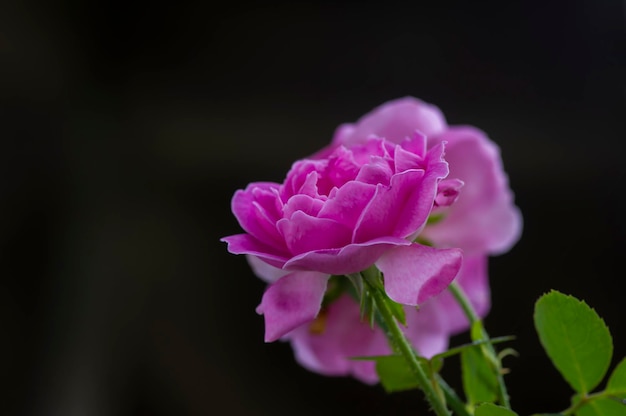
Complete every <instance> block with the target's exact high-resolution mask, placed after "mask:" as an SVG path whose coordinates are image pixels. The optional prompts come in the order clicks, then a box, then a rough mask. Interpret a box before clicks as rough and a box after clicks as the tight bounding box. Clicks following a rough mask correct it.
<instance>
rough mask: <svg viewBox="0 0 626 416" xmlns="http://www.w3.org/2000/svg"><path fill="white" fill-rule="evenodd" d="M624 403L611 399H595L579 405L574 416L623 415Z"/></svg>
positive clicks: (625, 407)
mask: <svg viewBox="0 0 626 416" xmlns="http://www.w3.org/2000/svg"><path fill="white" fill-rule="evenodd" d="M624 415H626V405H624V404H623V403H620V402H618V401H617V400H611V399H595V400H592V401H590V402H589V403H587V404H585V405H584V406H583V407H581V408H580V409H579V410H578V411H577V412H576V416H624Z"/></svg>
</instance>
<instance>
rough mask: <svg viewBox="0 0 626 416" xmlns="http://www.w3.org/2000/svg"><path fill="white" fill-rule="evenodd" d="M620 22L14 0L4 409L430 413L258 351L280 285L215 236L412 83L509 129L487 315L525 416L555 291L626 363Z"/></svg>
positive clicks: (352, 8) (563, 393) (552, 400)
mask: <svg viewBox="0 0 626 416" xmlns="http://www.w3.org/2000/svg"><path fill="white" fill-rule="evenodd" d="M477 3H479V4H477ZM625 16H626V15H625V11H624V3H622V2H619V1H592V0H574V1H555V2H543V1H538V0H530V1H528V0H526V1H522V0H514V1H510V2H503V1H490V2H459V3H453V2H447V1H445V2H417V1H414V2H411V3H408V2H407V3H401V2H394V1H386V2H374V1H363V2H356V1H354V2H345V3H337V2H303V3H300V2H271V3H266V4H264V5H260V4H256V3H252V2H234V1H233V2H226V3H222V4H211V3H209V2H199V1H198V2H188V1H182V2H167V3H165V2H160V3H159V2H139V3H130V2H104V1H90V2H86V1H83V2H79V1H60V2H58V1H53V2H43V1H41V2H34V1H29V0H25V1H7V2H3V3H2V4H1V5H0V137H1V138H2V152H0V169H1V170H2V174H1V175H0V200H1V201H2V202H1V204H0V210H1V215H0V267H1V270H2V280H1V282H0V328H1V330H2V342H0V369H1V374H2V376H1V380H2V385H1V386H0V387H1V391H2V396H4V397H2V400H0V414H3V415H5V414H6V415H54V416H56V415H64V416H74V415H76V416H79V415H87V416H92V415H93V416H101V415H102V416H108V415H121V416H139V415H141V416H148V415H149V416H165V415H207V414H217V415H220V414H224V415H294V414H297V415H319V414H326V415H335V414H345V413H346V412H347V413H348V414H360V415H409V414H410V415H414V414H426V407H425V405H424V404H423V402H422V400H421V398H420V395H418V394H417V393H415V392H408V393H402V394H394V395H386V394H384V392H383V391H382V389H381V388H380V387H369V386H365V385H361V384H360V383H358V382H356V381H354V380H352V379H347V378H325V377H321V376H318V375H316V374H312V373H309V372H307V371H305V370H303V369H301V368H300V367H299V366H298V365H297V364H295V362H294V360H293V358H292V355H291V350H290V348H289V346H288V345H286V344H283V343H280V342H278V343H274V344H264V343H263V322H262V318H261V317H259V316H257V315H256V314H255V312H254V309H255V307H256V306H257V304H258V302H259V301H260V298H261V294H262V291H263V288H264V284H263V283H262V282H260V281H259V280H257V279H256V278H255V277H254V276H253V275H252V273H251V272H250V270H249V269H248V266H247V264H246V262H245V260H244V258H243V257H236V256H232V255H230V254H228V253H227V252H226V247H225V245H224V244H223V243H220V242H219V241H218V240H219V238H220V237H222V236H225V235H229V234H234V233H238V232H239V231H240V229H239V227H238V225H237V223H236V221H235V219H234V218H233V217H232V215H231V213H230V207H229V203H230V197H231V196H232V194H233V192H234V191H235V190H236V189H237V188H241V187H244V186H245V185H246V184H247V183H248V182H252V181H258V180H274V181H281V180H282V178H283V176H284V174H285V172H286V171H287V169H288V168H289V166H290V165H291V163H292V162H293V161H294V160H295V159H297V158H300V157H303V156H306V155H307V154H310V153H311V152H313V151H315V150H317V149H318V148H320V147H322V146H324V145H325V144H327V143H328V142H329V140H330V139H331V137H332V133H333V131H334V129H335V127H336V126H337V125H339V124H340V123H342V122H347V121H354V120H356V119H357V118H358V117H360V116H361V115H363V114H364V113H366V112H368V111H369V110H371V109H372V108H374V107H375V106H377V105H379V104H381V103H383V102H384V101H386V100H389V99H393V98H398V97H401V96H405V95H413V96H416V97H419V98H422V99H424V100H426V101H429V102H431V103H434V104H436V105H438V106H439V107H440V108H441V109H442V110H443V112H444V113H445V114H446V116H447V118H448V121H449V122H450V123H451V124H473V125H476V126H479V127H480V128H482V129H483V130H485V131H486V132H487V133H488V134H489V135H490V136H491V138H492V139H493V140H494V141H496V142H497V143H498V145H499V146H500V147H501V149H502V155H503V158H504V163H505V166H506V169H507V171H508V173H509V176H510V182H511V186H512V188H513V189H514V191H515V193H516V201H517V203H518V205H519V206H520V207H521V209H522V212H523V214H524V220H525V229H524V235H523V238H522V240H521V241H520V242H519V244H518V245H517V246H516V247H515V248H514V249H513V250H512V251H511V252H510V253H508V254H506V255H503V256H500V257H497V258H493V259H492V261H491V263H490V267H491V279H492V283H493V285H492V287H493V292H494V293H495V297H494V299H493V308H492V312H491V314H490V316H489V317H488V319H487V327H488V328H489V330H490V332H491V333H492V334H493V335H506V334H516V335H517V336H518V339H517V341H515V343H514V344H513V345H512V346H513V347H514V348H516V349H517V350H518V351H519V353H520V354H521V355H520V357H519V358H508V359H507V360H506V361H505V364H506V365H507V366H508V367H509V368H510V369H511V374H510V375H508V376H507V380H508V383H509V389H510V391H511V394H512V396H513V400H512V403H513V405H514V407H515V408H516V409H517V410H518V411H519V412H520V414H529V413H531V412H538V411H544V412H548V411H558V410H562V409H564V408H565V407H567V405H568V402H569V395H570V392H569V389H568V387H567V385H566V383H565V382H564V381H562V380H561V378H560V377H559V375H558V374H557V372H556V370H554V369H553V368H552V367H551V366H550V364H549V362H548V360H547V359H546V358H545V357H544V356H543V355H542V351H541V347H540V345H539V342H538V341H537V338H536V335H535V333H534V329H533V325H532V308H533V304H534V301H535V300H536V299H537V298H538V296H540V295H541V294H542V293H543V292H545V291H547V290H549V289H551V288H557V289H559V290H561V291H563V292H566V293H571V294H573V295H575V296H577V297H580V298H583V299H585V300H586V301H587V302H588V303H589V304H591V305H592V306H594V307H595V308H596V310H597V311H598V312H599V313H600V314H601V315H602V316H603V317H604V318H605V320H606V322H607V324H608V325H609V327H610V328H611V330H612V333H613V336H614V342H615V359H614V362H616V361H617V360H618V359H620V358H621V357H623V356H624V355H626V336H625V334H626V322H624V319H623V316H624V309H623V304H624V293H626V292H625V284H624V278H625V273H624V270H623V264H624V251H625V250H626V245H625V241H624V240H625V236H626V220H625V216H624V214H626V201H625V196H624V191H625V190H626V186H624V182H625V180H626V175H625V170H626V168H625V166H624V163H623V162H622V160H623V158H624V149H625V148H626V146H624V140H625V139H626V128H625V125H626V123H625V119H626V105H625V97H626V35H625V33H626V32H625V24H624V22H625ZM464 339H465V338H463V336H460V337H457V338H455V339H454V340H453V343H457V344H458V343H460V342H463V341H464ZM457 364H458V363H457V362H455V361H454V360H452V361H450V362H448V363H447V364H446V367H445V368H444V373H445V374H446V376H448V377H450V378H451V381H452V383H453V384H455V385H457V386H458V379H455V374H456V366H457Z"/></svg>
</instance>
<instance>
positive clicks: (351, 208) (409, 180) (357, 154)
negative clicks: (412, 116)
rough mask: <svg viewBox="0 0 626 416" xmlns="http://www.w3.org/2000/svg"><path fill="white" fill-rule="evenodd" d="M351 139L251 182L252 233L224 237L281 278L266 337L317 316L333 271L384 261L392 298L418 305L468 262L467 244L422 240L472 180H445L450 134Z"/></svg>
mask: <svg viewBox="0 0 626 416" xmlns="http://www.w3.org/2000/svg"><path fill="white" fill-rule="evenodd" d="M414 130H415V129H414ZM344 131H347V130H345V128H344ZM342 137H343V136H342ZM342 140H343V138H342V139H338V140H337V142H336V143H335V144H333V148H332V149H328V150H327V151H325V154H323V155H322V154H320V155H318V156H317V157H316V158H315V159H305V160H301V161H298V162H296V163H294V165H293V166H292V168H291V170H290V171H289V173H288V174H287V176H286V179H285V181H284V182H283V183H282V184H278V183H268V182H256V183H251V184H250V185H248V187H246V189H245V190H239V191H237V192H236V193H235V195H234V197H233V200H232V210H233V213H234V215H235V216H236V218H237V220H238V221H239V223H240V225H241V227H242V228H243V229H244V231H245V233H243V234H237V235H233V236H229V237H225V238H224V239H223V241H225V242H227V243H228V250H229V251H230V252H231V253H234V254H247V255H251V256H253V257H252V262H253V266H254V268H255V271H256V272H257V274H259V275H260V276H262V277H263V278H265V279H266V280H268V281H270V282H271V285H270V286H269V287H268V289H267V290H266V292H265V293H264V295H263V299H262V301H261V304H260V305H259V307H258V309H257V311H258V312H259V313H261V314H263V315H264V318H265V339H266V341H274V340H276V339H278V338H280V337H282V336H283V335H285V334H287V333H288V332H290V331H292V330H294V329H295V328H298V327H299V326H301V325H303V324H305V323H307V322H310V321H312V320H313V319H315V317H316V316H317V315H318V313H319V311H320V307H321V303H322V300H323V297H324V293H325V291H326V287H327V281H328V279H329V277H330V275H346V274H352V273H359V272H361V271H362V270H364V269H366V268H368V267H370V266H372V265H376V267H377V268H378V269H379V270H380V271H382V273H383V274H384V288H385V291H386V293H387V295H388V296H389V297H390V298H391V299H393V300H395V301H396V302H399V303H402V304H405V305H418V304H421V303H423V302H425V301H427V300H428V299H429V298H431V297H432V296H434V295H437V294H439V293H440V292H441V291H442V290H444V289H445V288H446V287H447V286H448V285H449V283H450V282H451V281H452V280H453V279H454V278H455V276H456V275H457V273H458V271H459V268H460V267H461V260H462V251H461V250H460V249H459V248H456V247H453V246H447V247H441V248H435V247H430V246H428V245H422V244H419V243H416V242H414V240H415V238H416V237H418V235H419V234H420V232H421V231H422V230H423V229H424V227H425V226H426V222H427V220H428V218H429V216H430V214H431V212H432V210H433V209H443V207H445V206H447V205H450V204H452V203H453V202H454V200H455V199H456V197H457V195H458V192H459V189H460V188H461V186H462V182H461V181H459V180H457V179H445V178H446V177H447V176H448V172H449V169H448V164H447V163H446V161H445V160H444V157H443V156H444V146H445V145H444V143H443V141H440V142H439V143H437V144H435V145H432V146H430V145H429V146H428V147H427V141H426V137H425V136H424V135H423V134H421V133H419V132H416V131H413V132H411V133H410V134H409V135H407V136H406V137H402V138H401V139H399V140H395V141H394V142H392V141H389V140H386V139H385V138H381V137H375V136H370V135H369V134H368V135H367V137H364V138H363V139H362V140H360V139H359V140H358V142H356V141H355V142H354V143H351V142H350V143H349V142H346V145H347V146H346V145H344V144H343V143H341V141H342Z"/></svg>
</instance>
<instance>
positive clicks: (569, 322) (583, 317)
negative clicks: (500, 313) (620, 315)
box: [534, 290, 613, 394]
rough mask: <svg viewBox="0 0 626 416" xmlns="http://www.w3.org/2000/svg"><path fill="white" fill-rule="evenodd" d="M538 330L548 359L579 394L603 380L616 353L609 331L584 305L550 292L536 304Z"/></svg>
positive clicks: (584, 392) (568, 297)
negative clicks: (614, 352)
mask: <svg viewBox="0 0 626 416" xmlns="http://www.w3.org/2000/svg"><path fill="white" fill-rule="evenodd" d="M534 319H535V327H536V329H537V333H538V334H539V340H540V341H541V344H542V345H543V348H544V349H545V351H546V353H547V354H548V357H550V359H551V360H552V363H553V364H554V366H555V367H556V368H557V369H558V370H559V372H560V373H561V375H562V376H563V378H565V380H566V381H567V382H568V383H569V384H570V385H571V386H572V388H573V389H574V390H576V391H577V392H578V393H582V394H586V393H589V392H590V391H591V390H593V389H594V388H595V387H596V386H597V385H598V384H599V383H600V381H602V379H603V378H604V375H605V374H606V371H607V370H608V367H609V364H610V362H611V356H612V354H613V342H612V338H611V334H610V333H609V330H608V328H607V327H606V325H605V324H604V321H603V320H602V319H601V318H600V317H599V316H598V314H597V313H596V312H595V311H594V310H593V309H592V308H590V307H589V306H588V305H587V304H586V303H585V302H582V301H580V300H578V299H576V298H574V297H572V296H568V295H564V294H562V293H560V292H557V291H554V290H553V291H551V292H549V293H547V294H545V295H543V296H542V297H541V298H540V299H539V300H538V301H537V303H536V304H535V315H534Z"/></svg>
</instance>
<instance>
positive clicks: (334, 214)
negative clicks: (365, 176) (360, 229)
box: [318, 181, 376, 229]
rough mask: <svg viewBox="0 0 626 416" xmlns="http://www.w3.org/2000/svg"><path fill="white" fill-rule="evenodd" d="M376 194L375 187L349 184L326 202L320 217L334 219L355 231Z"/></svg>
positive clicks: (353, 182) (359, 183)
mask: <svg viewBox="0 0 626 416" xmlns="http://www.w3.org/2000/svg"><path fill="white" fill-rule="evenodd" d="M374 192H376V186H374V185H370V184H367V183H363V182H356V181H352V182H348V183H346V184H345V185H344V186H342V187H341V188H339V189H337V191H336V192H335V193H334V195H333V196H332V198H329V199H328V201H326V203H325V204H324V206H323V207H322V209H321V210H320V212H319V214H318V216H319V217H320V218H330V219H333V220H335V221H338V222H340V223H342V224H344V225H345V226H347V227H349V228H350V229H353V228H354V226H355V224H356V222H357V221H358V219H359V217H360V216H361V213H362V212H363V209H364V208H365V207H366V206H367V204H368V203H369V201H370V200H371V199H372V196H373V195H374Z"/></svg>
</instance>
